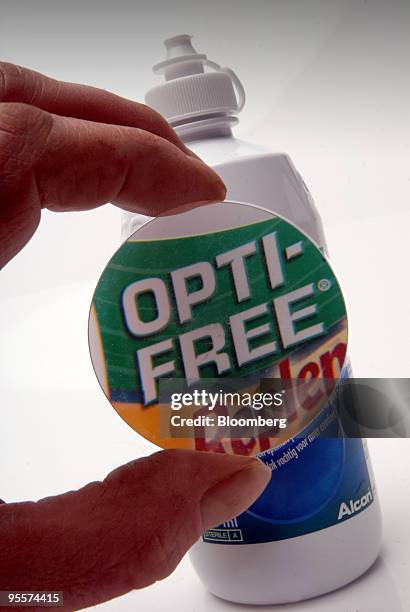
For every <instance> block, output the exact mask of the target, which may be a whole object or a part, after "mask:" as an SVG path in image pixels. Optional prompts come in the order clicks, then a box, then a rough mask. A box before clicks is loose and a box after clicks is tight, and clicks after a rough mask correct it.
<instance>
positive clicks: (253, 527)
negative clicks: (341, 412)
mask: <svg viewBox="0 0 410 612" xmlns="http://www.w3.org/2000/svg"><path fill="white" fill-rule="evenodd" d="M325 435H326V437H325ZM328 436H331V437H328ZM333 436H334V437H333ZM258 456H259V458H260V459H261V460H262V461H263V462H264V463H266V464H267V465H269V467H270V468H271V470H272V479H271V481H270V483H269V485H268V486H267V488H266V489H265V491H264V492H263V493H262V495H261V496H260V497H259V498H258V499H257V500H256V502H255V503H254V504H253V505H252V506H251V507H250V508H249V509H248V510H247V511H246V512H244V513H243V514H241V515H240V516H238V517H236V518H235V519H233V520H232V521H229V522H228V523H226V524H223V525H219V526H218V527H216V528H215V529H212V530H209V531H207V532H206V533H205V534H204V536H203V539H204V541H206V542H210V543H218V544H256V543H261V542H273V541H276V540H284V539H288V538H293V537H296V536H302V535H305V534H307V533H312V532H314V531H318V530H320V529H324V528H326V527H331V526H332V525H335V524H337V523H339V522H341V521H345V520H348V519H349V518H351V517H352V516H354V515H356V514H358V513H359V512H362V511H363V510H364V509H365V508H366V507H367V506H368V505H369V504H371V503H372V502H373V495H374V492H373V490H372V486H371V482H370V478H369V473H368V469H367V463H366V456H365V450H364V447H363V442H362V440H360V439H357V438H355V439H350V438H344V437H342V436H341V435H340V431H339V420H338V418H337V413H336V412H335V410H334V409H333V408H330V407H328V408H327V409H325V410H324V411H322V412H321V413H320V414H319V415H318V417H316V419H314V420H313V421H312V423H311V424H310V425H309V426H308V427H307V428H306V429H305V430H304V431H303V432H302V433H301V434H300V435H298V436H297V437H295V438H292V439H291V440H289V441H288V442H286V443H285V444H283V445H281V446H279V447H277V448H275V449H271V450H268V451H265V452H264V453H261V454H260V455H258Z"/></svg>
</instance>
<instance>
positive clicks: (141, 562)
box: [0, 450, 271, 609]
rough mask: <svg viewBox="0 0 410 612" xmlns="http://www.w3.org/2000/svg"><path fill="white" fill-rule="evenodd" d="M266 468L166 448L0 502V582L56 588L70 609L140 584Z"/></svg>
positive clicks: (249, 491)
mask: <svg viewBox="0 0 410 612" xmlns="http://www.w3.org/2000/svg"><path fill="white" fill-rule="evenodd" d="M270 473H271V472H270V470H269V468H268V467H266V466H265V465H264V464H262V462H260V461H259V460H258V459H254V458H247V457H237V456H231V455H218V454H209V453H202V452H197V451H184V450H167V451H161V452H159V453H155V454H154V455H151V456H150V457H146V458H143V459H139V460H137V461H132V462H131V463H128V464H126V465H124V466H121V467H120V468H117V469H116V470H114V471H113V472H111V474H109V475H108V476H107V478H106V479H105V480H104V481H103V482H97V483H91V484H89V485H87V486H86V487H84V488H83V489H80V490H79V491H74V492H70V493H66V494H64V495H60V496H57V497H50V498H46V499H43V500H40V501H39V502H37V503H23V504H7V505H5V506H3V507H0V517H1V518H2V520H1V521H0V524H1V528H0V537H1V540H2V543H3V544H2V550H1V551H0V590H1V589H2V588H3V589H6V588H7V589H10V588H13V589H17V590H27V589H32V590H33V589H34V590H42V589H44V588H47V589H48V590H49V589H51V590H60V591H64V603H65V605H68V607H69V609H78V608H83V607H86V606H91V605H96V604H98V603H100V602H102V601H106V600H108V599H112V598H113V597H118V596H120V595H122V594H124V593H126V592H128V591H130V590H132V589H138V588H142V587H145V586H148V585H149V584H152V583H153V582H155V581H157V580H161V579H162V578H165V577H166V576H168V575H169V574H170V573H171V572H172V571H173V570H174V569H175V567H176V566H177V564H178V563H179V561H180V560H181V558H182V557H183V556H184V554H185V553H186V552H187V550H188V549H189V548H190V547H191V546H192V544H194V542H195V541H196V540H197V539H198V538H199V537H200V535H201V533H202V532H203V531H204V530H205V529H207V528H210V527H213V526H215V525H217V524H219V523H222V522H225V521H227V520H229V519H231V518H232V517H234V516H236V515H237V514H240V513H241V512H243V511H244V510H245V509H246V508H247V507H248V506H249V505H250V504H251V503H252V502H253V501H254V500H255V499H256V498H257V497H258V495H260V493H261V492H262V491H263V489H264V488H265V487H266V485H267V483H268V481H269V479H270ZM7 513H8V514H7ZM7 518H8V519H9V520H7Z"/></svg>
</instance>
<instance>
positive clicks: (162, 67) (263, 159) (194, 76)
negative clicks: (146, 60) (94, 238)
mask: <svg viewBox="0 0 410 612" xmlns="http://www.w3.org/2000/svg"><path fill="white" fill-rule="evenodd" d="M165 46H166V49H167V58H166V60H165V61H163V62H161V63H159V64H157V65H156V66H154V71H155V72H156V73H159V74H163V75H164V76H165V82H162V83H161V84H159V85H158V86H156V87H154V88H153V89H151V90H150V91H148V92H147V94H146V103H147V104H148V105H150V106H152V107H154V108H155V109H156V110H158V111H159V112H160V113H161V114H162V115H164V116H165V117H166V118H167V120H168V121H169V122H170V124H171V125H172V126H173V127H174V129H175V130H176V131H177V132H178V134H179V135H180V137H181V138H182V139H183V140H184V141H185V142H186V143H188V146H189V147H190V148H191V149H192V150H193V151H195V152H196V153H197V154H198V155H199V156H200V157H201V158H202V159H203V160H204V161H205V162H206V163H208V164H209V165H210V166H212V167H214V168H215V170H216V171H217V172H218V174H219V175H220V176H221V177H222V179H223V180H224V182H225V184H226V185H227V188H228V194H227V197H228V198H229V199H231V200H239V201H242V202H248V203H250V204H255V205H259V206H262V207H264V208H266V209H269V210H271V211H273V212H277V213H279V214H280V215H282V216H283V217H285V218H287V219H289V220H290V221H291V222H292V223H294V224H295V225H297V226H299V227H300V228H301V229H302V230H303V231H304V232H305V233H306V234H307V235H308V236H309V237H310V238H311V239H313V241H315V242H316V244H318V245H319V246H320V247H321V248H322V249H323V251H324V252H325V253H326V251H327V248H326V244H325V238H324V234H323V229H322V224H321V220H320V216H319V214H318V212H317V210H316V208H315V205H314V203H313V200H312V198H311V196H310V193H309V191H308V189H307V187H306V185H305V183H304V182H303V180H302V178H301V176H300V174H299V173H298V171H297V170H296V169H295V167H294V165H293V164H292V162H291V160H290V158H289V156H288V155H286V154H284V153H277V152H273V151H269V150H267V149H264V148H262V147H260V146H257V145H255V144H252V143H248V142H244V141H241V140H238V139H236V138H235V137H234V136H233V135H232V127H233V126H234V125H235V124H236V123H237V122H238V118H237V115H238V113H239V112H240V111H241V109H242V108H243V105H244V103H245V93H244V90H243V87H242V85H241V83H240V81H239V79H238V77H237V76H236V75H235V74H234V73H233V72H232V70H230V69H228V68H221V67H220V66H219V65H218V64H215V63H214V62H210V61H209V60H208V59H207V57H206V55H204V54H198V53H196V51H195V49H194V48H193V46H192V44H191V37H190V36H188V35H180V36H176V37H174V38H171V39H168V40H167V41H165ZM235 90H236V91H235ZM146 219H147V218H146V217H142V216H141V215H132V214H129V213H125V214H124V218H123V226H122V232H123V236H124V237H128V236H129V235H130V234H131V233H132V232H133V231H135V229H137V227H138V226H139V225H141V223H142V222H144V221H145V220H146ZM332 442H334V441H333V440H329V439H328V440H324V441H323V443H324V444H325V445H326V446H324V447H323V449H324V451H325V452H324V455H326V454H327V451H330V455H329V456H330V461H332V459H331V456H332V449H331V446H330V445H331V443H332ZM343 452H344V454H343V459H342V460H341V467H340V471H341V481H343V478H344V481H343V482H344V489H343V491H342V489H341V488H340V487H339V488H338V487H337V486H336V488H335V489H334V490H332V492H331V493H330V494H329V495H330V497H329V499H328V505H327V508H332V510H329V511H326V512H327V513H326V512H324V511H323V508H322V509H321V510H320V512H319V508H314V503H313V506H312V500H311V501H310V502H309V503H310V510H309V512H310V513H309V512H308V514H306V512H305V514H303V512H301V513H299V515H298V513H297V512H296V511H293V514H292V507H291V506H292V498H290V502H286V493H289V486H290V485H291V486H294V487H295V488H294V490H295V495H296V491H298V493H299V496H300V495H301V491H302V492H303V490H304V489H303V487H306V486H307V482H306V481H304V469H303V466H304V464H303V461H304V460H303V459H302V458H299V459H298V461H299V462H302V463H299V464H298V466H299V468H298V474H296V475H295V473H294V472H293V473H292V476H291V477H292V479H294V480H292V482H288V483H283V481H282V482H281V481H280V480H277V479H275V473H274V474H273V477H272V483H271V485H270V486H269V491H267V492H265V493H264V499H263V500H262V501H258V502H257V503H256V505H254V506H252V508H251V510H252V509H254V508H256V510H254V513H253V515H254V516H256V515H257V516H258V517H259V523H258V525H259V527H258V528H259V529H262V532H263V525H264V520H265V519H264V518H263V516H262V517H261V514H258V512H259V510H258V507H259V506H261V504H262V505H263V504H265V506H266V503H267V505H268V506H269V503H270V502H269V496H270V500H271V501H272V500H273V499H276V498H277V499H279V500H280V499H281V495H282V496H283V497H284V501H283V504H282V507H281V510H282V511H285V512H286V508H287V506H286V503H289V516H284V517H283V516H282V517H281V519H280V520H279V519H278V520H276V522H275V521H273V523H272V521H270V522H269V520H267V521H266V525H268V523H269V536H266V538H264V536H263V535H262V536H261V535H260V533H259V534H258V536H257V537H255V539H253V540H252V538H251V541H253V542H255V541H256V542H257V543H252V544H249V543H243V544H241V543H238V542H234V543H232V544H229V543H226V542H225V543H218V542H215V541H212V540H211V539H209V538H208V539H206V538H203V539H201V540H200V541H198V542H197V544H196V545H195V546H194V547H193V549H192V550H191V553H190V556H191V560H192V563H193V565H194V567H195V569H196V571H197V573H198V575H199V577H200V578H201V580H202V581H203V583H204V584H205V586H206V587H207V588H208V589H209V590H210V591H211V592H212V593H214V594H215V595H217V596H219V597H222V598H224V599H227V600H230V601H234V602H239V603H252V604H276V603H285V602H291V601H299V600H302V599H307V598H310V597H314V596H318V595H320V594H323V593H326V592H328V591H331V590H333V589H336V588H338V587H341V586H343V585H345V584H347V583H349V582H350V581H352V580H354V579H355V578H357V577H358V576H359V575H361V574H362V573H363V572H364V571H365V570H366V569H368V567H369V566H370V565H371V564H372V563H373V562H374V560H375V559H376V558H377V555H378V553H379V548H380V539H381V515H380V509H379V504H378V501H377V498H376V491H375V487H374V479H373V475H372V470H371V467H370V465H369V459H368V455H367V448H366V444H365V442H363V441H362V440H360V439H357V440H345V442H344V451H343ZM261 458H262V460H263V459H264V458H263V457H261ZM327 461H329V457H328V458H327ZM335 461H336V460H335ZM341 481H340V482H341ZM338 486H339V485H338ZM363 487H364V488H363ZM302 497H303V493H302ZM302 501H303V500H302ZM278 503H279V502H278ZM258 504H259V506H258ZM279 505H280V503H279ZM334 508H337V510H336V511H335V510H334ZM259 509H260V508H259ZM262 509H263V508H262ZM315 512H316V514H315ZM255 513H256V514H255ZM262 514H263V512H262ZM243 516H244V515H241V517H243ZM241 517H239V519H233V520H232V521H230V522H229V524H227V525H223V526H220V531H223V530H225V531H226V532H227V533H228V532H230V533H232V531H230V530H233V531H238V521H239V527H240V520H241ZM315 517H316V522H315ZM248 518H249V516H248ZM272 524H273V527H272ZM275 525H276V527H277V535H276V536H275ZM250 529H251V528H250ZM272 530H273V531H272ZM239 531H240V529H239ZM272 534H273V535H272ZM251 535H252V534H251ZM244 540H247V541H249V538H247V537H244Z"/></svg>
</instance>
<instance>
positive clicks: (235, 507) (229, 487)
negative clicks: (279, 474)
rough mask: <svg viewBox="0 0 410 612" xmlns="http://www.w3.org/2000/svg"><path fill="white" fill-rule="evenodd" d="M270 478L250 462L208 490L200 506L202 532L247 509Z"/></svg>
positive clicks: (255, 462) (259, 464)
mask: <svg viewBox="0 0 410 612" xmlns="http://www.w3.org/2000/svg"><path fill="white" fill-rule="evenodd" d="M271 475H272V472H271V470H270V468H269V467H268V466H267V465H265V464H264V463H262V461H259V459H254V458H253V459H249V460H248V462H247V465H245V467H241V469H239V470H238V471H237V472H234V473H233V474H232V475H231V476H229V478H227V479H225V480H223V481H221V482H218V483H217V484H216V485H214V486H213V487H212V488H211V489H208V491H206V493H205V494H204V495H203V497H202V499H201V502H200V506H201V515H202V522H203V527H204V529H209V528H210V527H215V526H216V525H219V524H220V523H224V522H225V521H228V520H230V519H231V518H233V517H234V516H237V515H238V514H241V512H244V510H246V509H247V508H249V506H250V505H251V504H252V503H253V502H254V501H255V500H256V499H257V498H258V497H259V495H260V494H261V493H262V492H263V491H264V489H265V488H266V485H267V484H268V482H269V481H270V478H271Z"/></svg>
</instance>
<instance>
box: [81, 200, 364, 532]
mask: <svg viewBox="0 0 410 612" xmlns="http://www.w3.org/2000/svg"><path fill="white" fill-rule="evenodd" d="M229 206H231V207H233V208H232V211H233V212H232V214H234V213H235V210H236V209H235V207H238V206H239V207H242V209H243V207H244V205H239V204H233V203H224V204H223V205H221V207H222V208H221V209H220V210H222V209H223V210H224V212H226V211H227V210H228V211H229V215H228V216H227V219H228V221H229V219H230V218H231V217H230V214H231V209H229V208H228V207H229ZM245 208H247V209H248V213H249V209H252V207H247V206H245ZM203 210H204V211H206V210H207V207H205V208H204V209H203ZM259 210H260V209H259ZM201 214H204V213H203V212H202V213H201ZM252 214H253V213H252ZM258 214H259V215H261V213H260V212H259V213H258ZM264 214H265V213H264ZM202 218H203V217H202ZM242 218H243V217H242ZM259 218H261V217H259ZM174 222H175V220H174ZM151 223H152V224H153V225H152V226H151V225H150V224H151ZM166 223H167V221H166V219H165V218H164V219H163V220H161V219H156V220H154V221H152V222H150V223H149V224H147V226H143V228H141V230H139V231H137V232H136V234H134V235H133V236H131V238H130V239H129V240H128V241H127V242H125V243H124V244H123V245H122V246H121V248H120V249H119V250H118V251H117V253H115V255H114V256H113V257H112V259H111V261H110V262H109V264H108V265H107V267H106V269H105V270H104V272H103V274H102V276H101V278H100V281H99V283H98V286H97V288H96V290H95V293H94V297H93V304H92V308H91V315H90V326H89V337H90V348H91V354H92V359H93V364H94V367H95V370H96V373H97V376H98V378H99V381H100V383H101V386H102V387H103V389H104V392H105V393H106V395H107V397H108V399H109V400H110V402H111V403H112V405H113V407H114V408H115V410H116V411H117V412H118V413H119V414H120V415H121V416H122V418H123V419H124V420H125V421H126V422H127V423H128V424H129V425H130V426H131V427H133V428H134V429H135V430H136V431H137V432H139V433H141V434H142V435H143V436H144V437H146V438H147V439H148V440H150V441H151V442H154V443H155V444H157V445H158V446H161V447H163V448H167V447H168V448H176V447H179V448H192V449H199V450H205V451H216V452H228V453H237V454H245V455H256V454H257V455H258V456H259V457H260V458H261V460H262V461H264V462H265V463H266V464H267V465H269V466H270V468H271V470H272V481H271V483H270V485H269V486H268V488H267V489H266V491H265V492H264V493H263V494H262V495H261V497H260V498H259V499H258V500H257V501H256V502H255V503H254V504H253V506H252V507H251V508H249V509H248V510H247V512H245V513H244V514H242V515H241V516H239V517H237V518H236V519H234V520H233V521H231V522H230V523H229V524H227V525H220V526H218V527H216V528H215V529H212V530H209V531H208V532H207V533H205V534H204V536H203V537H204V540H205V541H206V542H210V543H226V544H235V543H239V542H240V543H256V542H264V541H272V540H277V539H283V538H289V537H294V536H297V535H300V534H303V533H308V532H310V531H315V530H317V529H322V528H324V527H326V526H329V525H331V524H335V523H337V522H338V521H344V520H347V519H348V518H350V517H351V516H353V515H355V514H356V513H358V512H361V511H362V510H363V509H364V508H365V507H367V506H368V505H369V504H370V503H371V502H372V500H373V494H374V493H373V489H372V487H371V485H370V483H369V476H368V471H367V467H366V460H365V455H364V452H363V447H362V442H361V441H360V440H349V439H344V438H343V437H342V436H341V435H339V433H340V432H339V430H338V428H339V421H338V418H337V415H336V414H335V412H334V410H333V409H332V406H331V404H330V403H329V402H328V401H327V399H328V398H329V396H330V394H331V392H332V390H333V389H334V386H335V384H336V382H337V380H338V378H339V377H340V375H341V372H342V368H343V366H344V364H345V357H346V349H347V317H346V308H345V303H344V300H343V295H342V292H341V289H340V286H339V284H338V282H337V279H336V277H335V275H334V273H333V271H332V269H331V267H330V265H329V263H328V262H327V260H326V258H325V257H324V256H323V254H322V252H321V251H320V249H319V248H318V247H317V246H316V245H315V244H313V243H312V241H311V240H310V239H309V238H308V237H307V236H306V235H304V234H303V233H302V232H301V231H300V230H299V229H298V228H296V227H295V226H293V225H292V224H290V223H288V222H287V221H285V220H284V219H282V218H280V217H277V216H275V215H271V214H270V213H266V215H265V217H264V220H262V221H256V222H251V223H249V222H247V223H244V224H242V225H238V226H231V227H230V226H229V225H228V227H227V226H226V225H225V227H224V229H221V230H215V231H207V232H204V233H199V231H198V233H192V235H185V236H182V237H174V236H171V237H168V236H167V235H166V232H165V233H164V232H163V229H164V224H166ZM147 227H148V232H147V230H146V228H147ZM150 227H152V228H154V230H153V231H152V232H151V233H150V231H149V228H150ZM144 228H145V229H144ZM155 228H159V231H158V235H156V233H155ZM139 236H142V237H139ZM146 236H148V237H149V239H146ZM160 236H162V237H161V238H160ZM177 236H178V234H177ZM169 379H171V382H173V383H175V382H177V383H178V384H179V382H178V381H184V382H185V383H186V389H184V391H185V390H186V391H187V392H188V393H187V394H188V395H189V394H190V393H191V399H192V396H193V392H192V386H191V385H192V384H193V383H195V384H196V385H200V384H201V383H202V382H203V383H205V382H206V381H208V382H209V381H210V380H213V381H215V380H216V381H217V383H219V382H220V385H221V390H222V388H223V383H224V382H227V381H228V382H230V385H231V386H233V383H232V381H235V380H236V381H239V387H240V384H241V383H242V382H243V385H244V386H245V391H248V390H249V388H252V387H254V386H255V384H257V382H258V381H259V380H260V379H272V380H273V379H274V380H278V381H279V384H280V387H279V388H280V389H281V392H282V393H283V394H284V396H285V401H284V405H282V406H281V407H280V408H278V410H279V412H280V413H281V415H282V416H283V417H285V418H284V419H282V420H284V421H286V428H285V429H284V430H282V429H281V428H280V426H275V427H273V429H271V430H269V431H268V432H266V431H264V432H261V430H260V429H256V430H255V431H253V432H252V433H251V434H249V433H244V431H242V433H238V430H235V429H234V428H229V427H227V428H226V427H225V428H224V427H219V425H218V423H219V416H220V415H221V411H222V412H223V409H225V408H226V407H225V406H221V405H218V402H213V403H210V404H206V403H205V404H204V402H202V403H201V402H200V403H199V404H196V403H195V402H192V401H191V403H190V404H189V405H188V406H186V405H185V406H183V407H182V404H181V402H180V405H176V404H175V403H174V402H170V401H167V399H164V396H162V395H161V385H162V386H163V385H164V384H165V383H167V381H168V380H169ZM244 381H246V382H244ZM179 391H180V393H179V394H177V395H179V398H180V399H181V398H182V396H183V395H184V394H182V393H181V391H182V388H180V389H179ZM235 391H238V388H235ZM242 391H243V389H242ZM221 393H222V391H221ZM214 395H215V394H214ZM201 397H202V398H203V397H204V396H203V395H202V396H201ZM218 397H222V395H220V396H218ZM241 397H242V396H241ZM218 401H219V404H221V400H218ZM181 408H182V410H181ZM237 408H238V407H235V410H236V409H237ZM250 409H251V410H253V414H252V416H255V413H256V411H257V410H258V407H257V406H256V404H253V405H252V406H251V407H250ZM243 410H244V407H243V406H239V408H238V410H237V412H236V413H235V415H234V416H237V415H238V414H243ZM175 411H177V414H178V418H174V417H175ZM184 411H185V412H184ZM218 411H219V415H218V414H217V413H218ZM204 412H205V413H206V414H207V424H206V425H205V426H204V424H203V423H204V418H203V417H204ZM187 413H188V416H189V417H192V418H190V419H185V420H186V421H187V423H186V424H185V425H184V427H182V428H181V429H179V431H177V426H174V423H175V422H177V421H178V422H179V421H182V420H183V419H182V415H183V414H185V415H186V414H187ZM216 416H218V419H216ZM257 416H260V415H257ZM196 417H198V418H196ZM199 417H201V418H199ZM212 417H215V421H217V424H216V426H213V427H208V424H209V423H210V422H211V420H212ZM237 420H240V419H237ZM278 422H281V419H278ZM214 425H215V423H214Z"/></svg>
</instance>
